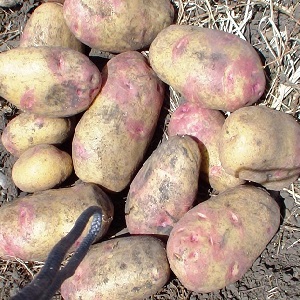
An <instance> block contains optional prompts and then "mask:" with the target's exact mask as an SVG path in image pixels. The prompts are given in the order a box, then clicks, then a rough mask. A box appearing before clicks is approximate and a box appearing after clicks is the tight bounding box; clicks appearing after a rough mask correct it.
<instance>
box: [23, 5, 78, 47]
mask: <svg viewBox="0 0 300 300" xmlns="http://www.w3.org/2000/svg"><path fill="white" fill-rule="evenodd" d="M30 46H35V47H37V46H61V47H67V48H71V49H74V50H76V51H79V52H83V51H84V45H83V44H82V43H81V42H80V41H79V40H77V39H76V37H75V36H74V34H73V33H72V32H71V31H70V29H69V27H68V26H67V24H66V22H65V19H64V16H63V6H62V4H59V3H55V2H49V3H42V4H41V5H39V6H38V7H37V8H36V9H35V10H34V12H33V13H32V15H31V16H30V18H29V20H28V21H27V22H26V25H25V28H24V30H23V33H22V35H21V37H20V47H30Z"/></svg>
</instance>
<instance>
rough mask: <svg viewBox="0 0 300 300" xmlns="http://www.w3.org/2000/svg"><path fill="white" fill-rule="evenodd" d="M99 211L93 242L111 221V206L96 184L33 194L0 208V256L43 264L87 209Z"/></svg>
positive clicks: (87, 228) (83, 234)
mask: <svg viewBox="0 0 300 300" xmlns="http://www.w3.org/2000/svg"><path fill="white" fill-rule="evenodd" d="M94 205H96V206H100V207H101V209H102V213H103V215H102V227H101V229H100V232H99V233H98V235H97V237H96V239H95V242H96V241H99V239H100V238H101V237H102V236H104V235H105V234H106V232H107V230H108V228H109V226H110V224H111V222H112V218H113V213H114V207H113V204H112V202H111V201H110V199H109V198H108V196H107V195H106V194H105V193H104V192H103V191H102V190H101V189H100V188H99V187H98V186H97V185H95V184H78V185H75V186H73V187H70V188H61V189H51V190H47V191H42V192H38V193H34V194H32V195H28V196H25V197H23V198H17V199H15V200H14V201H11V202H9V203H6V204H4V205H3V206H1V207H0V257H8V258H10V257H18V258H20V259H23V260H25V261H32V260H38V261H44V260H46V258H47V256H48V254H49V252H50V251H51V250H52V248H53V247H54V246H55V245H56V244H57V243H58V242H59V241H60V240H61V238H63V237H64V236H66V235H67V234H68V233H69V232H70V231H71V229H72V228H73V226H74V224H75V222H76V220H77V219H78V217H79V216H80V215H81V214H82V213H83V212H84V211H85V209H87V208H88V207H90V206H94ZM91 222H92V220H90V221H89V223H88V224H87V226H86V228H85V230H84V232H83V233H82V235H81V236H80V238H79V239H78V240H77V241H76V242H75V244H74V245H73V246H72V247H71V248H70V249H69V251H68V253H71V252H72V251H74V250H75V249H76V248H77V247H78V245H79V244H80V243H81V242H82V240H83V238H84V237H85V236H86V234H87V233H88V231H89V228H90V226H91Z"/></svg>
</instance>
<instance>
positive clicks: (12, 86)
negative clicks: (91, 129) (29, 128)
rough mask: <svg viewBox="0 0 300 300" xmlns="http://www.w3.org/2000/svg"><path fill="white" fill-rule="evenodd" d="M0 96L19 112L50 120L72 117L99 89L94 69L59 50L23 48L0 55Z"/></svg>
mask: <svg viewBox="0 0 300 300" xmlns="http://www.w3.org/2000/svg"><path fill="white" fill-rule="evenodd" d="M0 78H1V82H0V96H1V97H3V98H5V99H6V100H8V101H10V102H11V103H12V104H14V105H15V106H17V107H18V108H19V109H21V110H23V111H26V112H31V113H35V114H39V115H45V116H50V117H66V116H71V115H75V114H77V113H79V112H81V111H83V110H85V109H87V108H88V106H89V105H90V104H91V102H92V101H93V99H94V98H95V97H96V95H97V94H98V92H99V89H100V87H101V74H100V71H99V70H98V68H97V67H96V66H95V65H94V64H93V63H92V62H91V61H90V60H89V58H88V57H87V56H85V55H84V54H82V53H80V52H77V51H75V50H72V49H68V48H62V47H46V46H45V47H43V46H41V47H24V48H21V47H19V48H15V49H12V50H8V51H6V52H2V53H0Z"/></svg>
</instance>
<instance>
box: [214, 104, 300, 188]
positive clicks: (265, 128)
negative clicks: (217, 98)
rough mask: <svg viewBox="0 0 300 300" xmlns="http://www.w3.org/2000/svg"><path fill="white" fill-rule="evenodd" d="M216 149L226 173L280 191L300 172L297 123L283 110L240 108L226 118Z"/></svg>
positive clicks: (299, 137) (299, 129)
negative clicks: (217, 148)
mask: <svg viewBox="0 0 300 300" xmlns="http://www.w3.org/2000/svg"><path fill="white" fill-rule="evenodd" d="M219 152H220V161H221V164H222V166H223V167H224V169H225V171H226V172H228V173H229V174H232V175H234V176H236V177H239V178H241V179H244V180H250V181H254V182H257V183H260V184H261V185H263V186H265V187H266V188H268V189H271V190H281V189H282V188H284V187H288V186H289V185H290V184H291V183H292V182H293V181H295V180H296V179H297V178H298V176H299V174H300V125H299V124H298V122H297V121H296V120H295V119H294V118H293V117H292V116H290V115H288V114H286V113H284V112H282V111H276V110H273V109H271V108H268V107H263V106H253V107H245V108H241V109H239V110H237V111H236V112H234V113H232V114H231V115H230V116H229V117H228V118H227V119H226V121H225V123H224V126H223V128H222V132H221V136H220V141H219Z"/></svg>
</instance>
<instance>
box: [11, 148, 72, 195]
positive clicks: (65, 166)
mask: <svg viewBox="0 0 300 300" xmlns="http://www.w3.org/2000/svg"><path fill="white" fill-rule="evenodd" d="M72 171H73V163H72V158H71V156H70V155H69V154H68V153H67V152H64V151H61V150H59V149H58V148H56V147H55V146H53V145H48V144H40V145H36V146H33V147H31V148H29V149H27V150H26V151H24V152H23V153H22V154H21V155H20V157H19V158H18V159H17V161H16V162H15V164H14V165H13V168H12V180H13V182H14V183H15V185H16V186H17V187H18V188H19V189H20V190H22V191H24V192H29V193H33V192H37V191H44V190H47V189H51V188H53V187H55V186H57V185H59V184H61V183H62V182H63V181H65V180H66V179H67V178H68V177H69V176H70V175H71V174H72Z"/></svg>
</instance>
